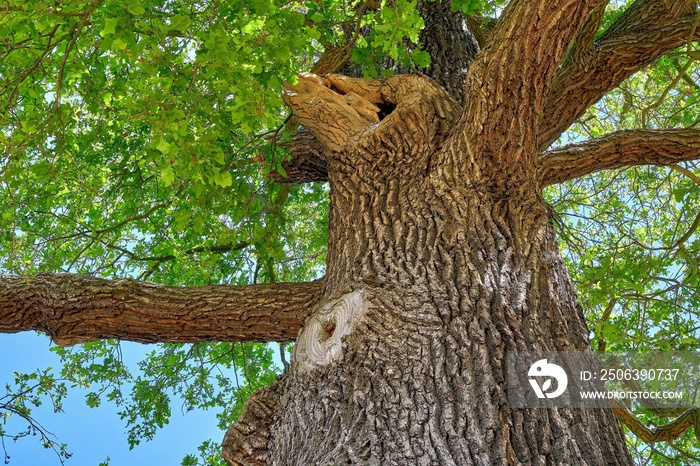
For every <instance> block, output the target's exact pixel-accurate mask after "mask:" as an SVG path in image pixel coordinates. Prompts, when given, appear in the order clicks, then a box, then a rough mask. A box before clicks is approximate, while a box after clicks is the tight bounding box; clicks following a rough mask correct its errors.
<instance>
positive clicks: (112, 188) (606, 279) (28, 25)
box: [0, 0, 700, 465]
mask: <svg viewBox="0 0 700 466" xmlns="http://www.w3.org/2000/svg"><path fill="white" fill-rule="evenodd" d="M0 15H1V18H0V38H2V40H1V41H0V57H1V59H0V76H1V77H2V80H1V81H0V105H1V109H2V110H1V111H0V127H1V128H2V131H0V144H1V146H0V151H2V191H1V192H0V195H1V196H2V203H1V205H0V211H1V215H0V222H1V225H2V227H1V228H0V229H1V230H2V238H0V241H2V255H1V256H2V257H0V267H2V269H3V271H4V272H6V273H7V274H6V275H3V276H2V278H0V331H2V332H19V331H25V330H39V331H42V332H45V333H46V334H48V335H49V336H50V337H51V339H52V340H53V341H54V342H55V343H56V344H58V345H60V346H71V345H76V344H82V343H86V344H85V345H84V346H83V347H81V348H82V349H78V350H76V351H77V352H75V353H71V352H70V351H69V350H65V349H60V350H57V351H59V352H60V353H61V354H62V356H63V357H64V358H65V360H66V366H65V368H64V370H63V372H62V377H64V378H66V379H67V380H69V381H71V382H73V383H79V382H80V381H83V382H84V381H92V382H101V383H105V384H107V385H109V381H110V380H114V379H115V378H119V377H126V375H125V374H126V373H125V369H124V368H123V366H122V365H121V363H120V361H119V360H118V358H116V357H115V356H114V354H113V353H112V350H111V349H110V348H113V346H110V345H112V344H111V343H109V342H110V341H115V340H116V341H119V340H129V341H137V342H143V343H163V342H168V343H173V345H169V346H163V347H160V349H159V350H157V351H158V352H157V353H154V354H153V357H152V358H151V359H150V360H148V361H147V362H145V363H144V365H143V366H142V369H143V370H144V371H145V372H146V373H151V374H158V376H157V377H155V376H154V378H153V379H152V380H148V379H147V378H141V376H139V377H136V378H133V381H134V383H135V387H136V389H135V393H136V395H135V397H136V399H135V401H132V402H127V401H125V400H123V395H122V394H121V393H120V392H119V391H117V390H112V391H109V392H108V393H109V396H111V399H112V400H114V401H117V402H118V403H123V404H124V405H125V406H126V408H125V411H124V417H125V418H126V419H127V421H128V422H129V423H130V425H132V426H135V427H134V429H133V430H132V432H131V434H130V435H131V439H130V441H131V442H132V443H137V442H138V440H139V436H146V437H148V436H149V435H152V432H153V430H154V429H155V428H156V427H157V426H158V425H162V423H163V422H164V420H167V415H168V414H167V413H168V412H167V407H165V405H166V404H167V403H161V404H156V405H155V406H154V407H150V408H149V407H146V405H147V404H148V401H146V399H147V398H148V397H144V396H143V394H144V393H146V392H148V393H150V394H151V395H152V394H154V393H156V394H158V396H161V395H162V394H163V390H164V388H163V387H165V386H170V387H174V388H173V389H174V390H175V391H176V392H178V393H180V394H181V395H182V396H183V398H185V399H186V400H187V402H188V403H190V405H191V406H193V407H195V406H205V405H206V404H207V403H209V405H210V406H213V405H221V404H226V403H229V404H230V405H232V406H231V409H230V410H229V411H228V412H227V414H226V415H225V416H223V418H222V422H223V423H229V424H230V423H233V420H234V419H235V420H236V422H235V424H233V425H232V426H231V427H230V429H229V430H228V432H227V434H226V437H225V439H224V442H223V457H224V458H225V459H226V461H228V462H229V463H230V464H234V465H237V464H241V465H243V464H246V465H248V464H255V465H259V464H280V465H287V464H299V465H302V464H303V465H306V464H319V465H321V464H382V465H383V464H387V465H388V464H445V465H447V464H463V465H467V464H480V465H496V464H503V465H505V464H579V465H584V464H588V465H601V464H632V463H633V461H634V459H633V455H632V454H630V451H632V452H633V453H634V455H635V456H636V455H640V456H641V457H645V456H648V455H649V454H650V453H649V451H648V450H645V449H644V448H641V449H635V448H632V449H631V450H630V449H628V446H627V444H626V439H625V435H624V433H623V430H622V428H621V425H620V422H619V421H618V418H620V419H621V420H622V421H623V422H624V423H625V424H626V425H628V426H629V427H630V429H631V430H632V432H633V434H636V435H632V436H630V437H629V441H630V442H631V443H632V446H633V447H634V446H635V445H634V444H635V442H637V441H638V440H636V439H641V441H643V442H647V443H653V442H656V441H660V440H674V439H677V438H678V442H677V443H676V444H670V446H667V447H663V448H666V449H667V450H664V451H663V452H662V453H663V454H661V455H657V456H654V457H653V460H654V461H656V462H657V464H665V463H664V461H671V462H672V461H681V460H679V459H678V458H681V459H682V460H683V461H686V460H687V461H693V459H692V458H693V457H697V455H698V450H697V444H696V445H695V446H693V443H692V437H690V436H689V435H688V434H689V431H686V430H687V429H688V428H689V427H693V426H694V428H695V435H700V433H699V431H698V425H699V424H700V421H699V419H700V416H698V414H697V411H696V410H692V409H691V410H687V411H684V412H683V413H676V414H679V415H680V416H681V417H678V418H677V419H676V421H673V422H675V423H673V422H672V426H671V427H669V428H667V429H665V430H663V429H662V430H658V429H657V430H653V429H648V428H647V427H646V425H644V424H642V423H640V421H639V420H638V419H636V418H634V416H632V417H630V416H631V413H629V411H627V410H626V408H625V407H624V406H617V407H616V409H615V411H613V410H608V409H597V410H581V409H571V408H552V409H546V410H542V409H514V408H512V407H511V406H509V401H508V398H507V396H506V360H507V357H508V354H509V353H511V352H513V351H528V350H529V351H533V350H538V351H573V350H575V351H581V352H587V353H589V354H592V353H591V350H592V349H597V350H605V349H606V348H607V349H610V348H637V349H638V348H649V347H653V348H656V349H684V350H691V351H695V350H698V349H699V346H700V345H699V344H698V311H697V310H698V308H699V305H700V301H699V299H698V297H699V295H698V275H699V271H698V259H697V257H698V252H699V251H700V240H699V239H698V235H697V233H696V231H697V227H698V225H699V224H700V216H698V213H697V206H698V194H699V193H700V188H699V186H700V179H699V178H698V175H697V170H695V165H694V164H693V161H695V160H697V159H699V158H700V130H698V129H697V125H698V122H699V121H700V116H699V115H700V114H699V113H698V104H697V101H698V97H699V96H700V91H699V89H700V85H699V83H700V74H699V73H700V71H699V70H698V68H697V66H696V61H697V60H698V57H699V56H700V55H698V51H697V39H698V37H700V16H699V15H698V13H697V5H696V2H695V1H692V0H636V1H630V2H607V1H602V0H550V1H543V0H529V1H525V0H513V1H511V2H505V1H503V2H502V1H471V0H467V1H465V0H460V1H457V0H453V1H452V2H449V1H447V0H442V1H434V2H432V1H428V0H417V1H416V2H410V1H407V0H385V1H381V2H380V1H376V0H360V1H356V2H352V1H351V2H346V1H327V2H326V1H311V2H298V1H277V0H254V1H248V2H240V1H231V2H215V1H212V2H206V1H202V2H193V1H189V0H176V1H168V2H162V1H157V0H148V1H144V2H140V1H135V0H134V1H127V2H116V1H110V0H93V1H92V2H83V1H67V2H57V3H54V4H50V5H49V4H41V3H40V2H39V3H33V2H20V1H10V2H6V3H5V4H3V5H2V6H0ZM306 70H313V71H316V72H317V73H319V74H308V73H300V72H302V71H306ZM290 114H291V115H293V119H290ZM285 121H286V122H287V123H286V124H285ZM290 122H291V123H290ZM567 261H568V266H569V267H568V268H567ZM572 279H573V280H572ZM577 288H578V295H577V291H576V289H577ZM586 317H588V322H587V320H586ZM272 341H274V342H282V343H287V342H295V347H294V350H293V356H292V361H291V366H290V367H289V370H287V371H285V373H284V374H283V375H281V376H280V377H277V378H275V376H274V372H273V371H272V368H271V362H270V361H271V357H270V348H269V347H266V346H252V345H251V344H249V343H246V344H243V343H242V342H272ZM195 342H197V343H199V345H195V346H186V345H185V344H190V343H195ZM282 354H283V355H284V354H285V353H284V351H283V353H282ZM95 360H99V361H100V362H99V364H96V363H94V361H95ZM192 360H195V361H197V362H196V363H191V361H192ZM91 361H92V364H90V362H91ZM216 365H220V366H225V367H227V368H232V367H233V369H234V370H235V372H236V373H240V372H244V373H245V379H246V383H244V384H243V389H241V387H240V386H239V387H237V388H235V389H234V385H233V383H232V382H231V380H230V378H227V377H223V376H222V377H219V378H218V379H217V383H218V386H219V388H218V389H217V388H215V387H214V386H213V384H212V382H211V381H208V379H207V377H208V375H209V373H210V372H211V367H214V366H216ZM242 366H243V367H242ZM183 374H186V375H183ZM37 377H38V376H37ZM44 377H45V378H46V380H44V382H45V383H46V384H47V385H48V386H50V387H53V388H57V387H62V385H60V383H59V382H58V381H57V380H56V379H53V378H52V376H50V375H48V374H44ZM185 379H187V380H190V382H191V381H192V380H196V383H186V382H185V381H184V380H185ZM154 380H158V382H154ZM20 382H21V383H28V379H23V380H20ZM61 383H63V382H61ZM264 384H266V385H267V386H265V387H264V388H261V387H262V385H264ZM258 388H259V389H258ZM254 389H258V390H257V391H255V393H253V394H252V395H251V396H250V398H249V399H248V401H247V403H246V404H245V407H243V400H244V399H245V398H246V397H247V396H248V395H250V394H251V392H253V391H254ZM217 390H219V391H218V392H217ZM227 390H228V391H229V392H233V394H234V395H235V397H234V398H223V397H222V396H220V394H221V393H225V392H226V391H227ZM214 393H217V395H214ZM139 394H141V395H140V396H142V398H141V399H140V400H139V399H138V397H139ZM59 395H60V393H59ZM109 396H108V398H109ZM98 398H99V395H95V396H94V397H93V399H92V402H93V403H98V402H99V401H98ZM149 399H151V400H152V399H153V397H151V398H149ZM214 399H216V401H213V400H214ZM129 403H131V404H129ZM198 403H200V404H198ZM4 407H5V408H7V405H4ZM24 412H26V411H24ZM20 414H21V413H20ZM616 414H617V417H616ZM656 414H659V413H656ZM653 415H654V413H653V412H650V413H647V414H645V416H647V417H645V418H643V419H642V420H643V421H644V420H649V419H651V420H654V419H655V420H658V418H653V417H652V416H653ZM661 415H663V413H661ZM644 429H646V430H644ZM691 430H692V429H691ZM684 431H686V432H685V433H684ZM0 433H2V434H3V435H4V432H0ZM682 435H683V436H682ZM673 455H677V456H676V457H674V456H673ZM669 458H670V459H669ZM683 458H685V459H683Z"/></svg>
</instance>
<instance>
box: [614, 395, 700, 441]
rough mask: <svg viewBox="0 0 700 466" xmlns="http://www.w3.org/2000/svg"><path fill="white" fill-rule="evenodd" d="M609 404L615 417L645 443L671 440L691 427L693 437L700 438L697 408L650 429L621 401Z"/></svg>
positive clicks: (699, 411)
mask: <svg viewBox="0 0 700 466" xmlns="http://www.w3.org/2000/svg"><path fill="white" fill-rule="evenodd" d="M611 404H612V407H613V411H615V415H616V416H617V418H618V419H619V420H620V421H622V422H623V423H624V424H625V425H626V426H627V427H629V429H630V430H631V431H632V432H633V433H634V435H636V436H637V437H639V438H640V439H642V441H643V442H645V443H656V442H670V441H673V440H675V439H677V438H678V437H680V435H681V434H682V433H683V432H685V431H686V430H688V429H689V428H691V427H693V429H694V430H695V437H696V438H697V439H698V440H700V409H699V408H690V409H688V410H687V411H686V412H685V413H683V414H681V415H680V416H679V417H678V418H676V419H674V420H673V421H671V422H669V423H668V424H664V425H662V426H657V427H653V428H651V429H650V428H649V427H647V426H645V425H644V424H642V423H641V422H640V421H639V419H637V417H636V416H635V415H634V414H632V413H631V412H630V411H629V410H628V409H627V408H625V407H624V405H622V404H621V403H618V402H617V401H612V402H611Z"/></svg>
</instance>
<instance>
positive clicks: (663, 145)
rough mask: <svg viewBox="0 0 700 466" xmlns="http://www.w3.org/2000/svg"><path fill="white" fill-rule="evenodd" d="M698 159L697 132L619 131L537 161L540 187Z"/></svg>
mask: <svg viewBox="0 0 700 466" xmlns="http://www.w3.org/2000/svg"><path fill="white" fill-rule="evenodd" d="M698 158H700V129H695V128H691V129H674V130H634V131H619V132H616V133H612V134H609V135H607V136H603V137H600V138H596V139H591V140H588V141H585V142H583V143H579V144H570V145H567V146H564V147H560V148H557V149H553V150H550V151H548V152H546V153H545V154H544V156H543V157H542V158H541V159H540V160H539V162H538V167H537V170H538V174H539V178H540V186H541V187H543V188H544V187H545V186H549V185H551V184H556V183H563V182H564V181H568V180H572V179H575V178H579V177H581V176H584V175H588V174H590V173H594V172H597V171H600V170H607V169H615V168H624V167H631V166H636V165H671V164H674V163H678V162H683V161H687V160H695V159H698Z"/></svg>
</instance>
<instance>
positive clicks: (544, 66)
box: [461, 0, 603, 190]
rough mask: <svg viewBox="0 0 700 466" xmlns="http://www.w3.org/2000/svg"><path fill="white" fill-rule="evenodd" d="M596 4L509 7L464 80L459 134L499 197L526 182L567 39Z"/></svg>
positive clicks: (597, 0) (590, 0) (564, 1)
mask: <svg viewBox="0 0 700 466" xmlns="http://www.w3.org/2000/svg"><path fill="white" fill-rule="evenodd" d="M601 3H603V2H602V1H601V0H557V1H551V0H549V1H547V0H538V1H532V0H528V1H524V0H523V1H519V0H515V1H513V2H511V3H510V4H509V5H508V7H507V8H506V10H505V11H504V13H503V15H502V17H501V19H500V20H499V22H498V24H497V26H496V29H495V30H494V32H493V34H492V37H491V38H490V39H489V44H490V45H489V46H488V47H487V48H486V49H484V50H483V51H482V53H481V54H480V55H479V56H478V58H477V60H475V62H474V64H473V65H472V67H471V69H470V70H469V73H468V75H467V95H468V96H469V97H468V99H467V104H466V106H465V109H464V116H463V119H462V122H461V126H462V129H463V132H464V136H463V137H464V138H465V139H466V140H467V141H469V145H470V152H471V153H472V155H473V156H474V157H475V158H476V162H477V165H479V166H480V167H481V168H482V169H484V175H485V176H486V178H487V180H486V181H487V182H488V180H498V182H499V184H502V185H503V186H500V187H499V189H506V190H507V189H510V188H509V187H510V186H520V185H522V183H523V181H524V180H526V179H527V180H529V179H530V177H531V168H532V166H531V163H532V162H533V160H534V157H535V155H536V147H537V139H536V128H537V124H538V122H539V120H540V116H541V111H542V109H543V107H544V97H545V96H546V95H547V91H548V90H549V88H550V85H551V83H552V80H553V79H554V76H555V74H556V73H557V71H558V69H559V64H560V62H561V61H562V60H563V59H564V56H565V54H566V52H567V50H568V49H569V46H570V44H571V42H572V41H573V39H574V38H575V37H576V36H577V35H578V34H579V32H580V31H581V29H582V27H583V25H584V23H585V22H586V21H587V19H588V18H589V17H590V15H591V13H592V11H593V10H594V9H595V8H596V7H598V6H599V5H600V4H601Z"/></svg>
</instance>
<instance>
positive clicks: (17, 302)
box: [0, 274, 323, 346]
mask: <svg viewBox="0 0 700 466" xmlns="http://www.w3.org/2000/svg"><path fill="white" fill-rule="evenodd" d="M322 289H323V284H322V281H315V282H310V283H278V284H273V285H251V286H226V285H221V286H202V287H174V286H164V285H157V284H155V283H147V282H139V281H136V280H102V279H99V278H92V277H86V276H82V275H73V274H39V275H37V276H34V277H27V278H25V277H17V276H8V275H4V276H0V333H14V332H21V331H26V330H40V331H42V332H44V333H46V334H48V335H49V336H50V337H51V338H52V339H53V341H54V342H56V343H57V344H58V345H61V346H68V345H75V344H77V343H84V342H86V341H94V340H99V339H104V338H114V339H123V340H130V341H137V342H141V343H154V342H179V343H183V342H190V343H191V342H197V341H293V340H294V339H295V338H296V337H297V334H298V332H299V329H300V328H301V327H302V326H303V325H304V319H305V318H306V317H307V316H308V315H309V314H310V312H311V311H312V310H313V309H315V307H316V305H317V304H318V302H319V300H320V298H321V290H322Z"/></svg>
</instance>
